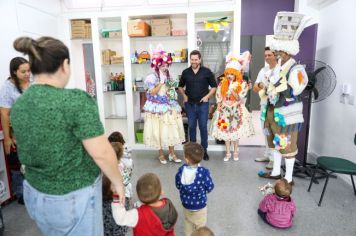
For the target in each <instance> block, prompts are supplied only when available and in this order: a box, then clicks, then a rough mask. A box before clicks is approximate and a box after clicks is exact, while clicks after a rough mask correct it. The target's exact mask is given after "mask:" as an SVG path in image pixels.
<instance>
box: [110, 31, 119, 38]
mask: <svg viewBox="0 0 356 236" xmlns="http://www.w3.org/2000/svg"><path fill="white" fill-rule="evenodd" d="M121 36H122V32H121V31H112V32H109V38H121Z"/></svg>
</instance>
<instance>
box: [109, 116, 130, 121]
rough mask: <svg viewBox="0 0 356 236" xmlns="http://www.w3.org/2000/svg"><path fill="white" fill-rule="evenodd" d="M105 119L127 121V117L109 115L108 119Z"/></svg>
mask: <svg viewBox="0 0 356 236" xmlns="http://www.w3.org/2000/svg"><path fill="white" fill-rule="evenodd" d="M105 119H110V120H115V119H117V120H126V119H127V116H118V115H109V116H107V117H105Z"/></svg>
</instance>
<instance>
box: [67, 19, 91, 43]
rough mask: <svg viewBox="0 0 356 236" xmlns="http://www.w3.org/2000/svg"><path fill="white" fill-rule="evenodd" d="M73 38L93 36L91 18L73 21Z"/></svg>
mask: <svg viewBox="0 0 356 236" xmlns="http://www.w3.org/2000/svg"><path fill="white" fill-rule="evenodd" d="M71 34H72V39H76V38H91V23H90V21H89V20H72V21H71Z"/></svg>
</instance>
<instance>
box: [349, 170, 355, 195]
mask: <svg viewBox="0 0 356 236" xmlns="http://www.w3.org/2000/svg"><path fill="white" fill-rule="evenodd" d="M350 176H351V182H352V187H354V193H355V195H356V189H355V182H354V177H353V175H350Z"/></svg>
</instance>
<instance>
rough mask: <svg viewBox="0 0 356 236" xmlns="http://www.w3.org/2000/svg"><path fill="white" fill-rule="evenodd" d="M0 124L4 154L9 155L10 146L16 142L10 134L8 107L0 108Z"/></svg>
mask: <svg viewBox="0 0 356 236" xmlns="http://www.w3.org/2000/svg"><path fill="white" fill-rule="evenodd" d="M0 113H1V125H2V129H3V134H4V148H5V154H6V155H9V154H10V150H11V147H13V146H14V145H15V144H16V140H15V139H12V138H11V135H10V108H4V107H2V108H0Z"/></svg>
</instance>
